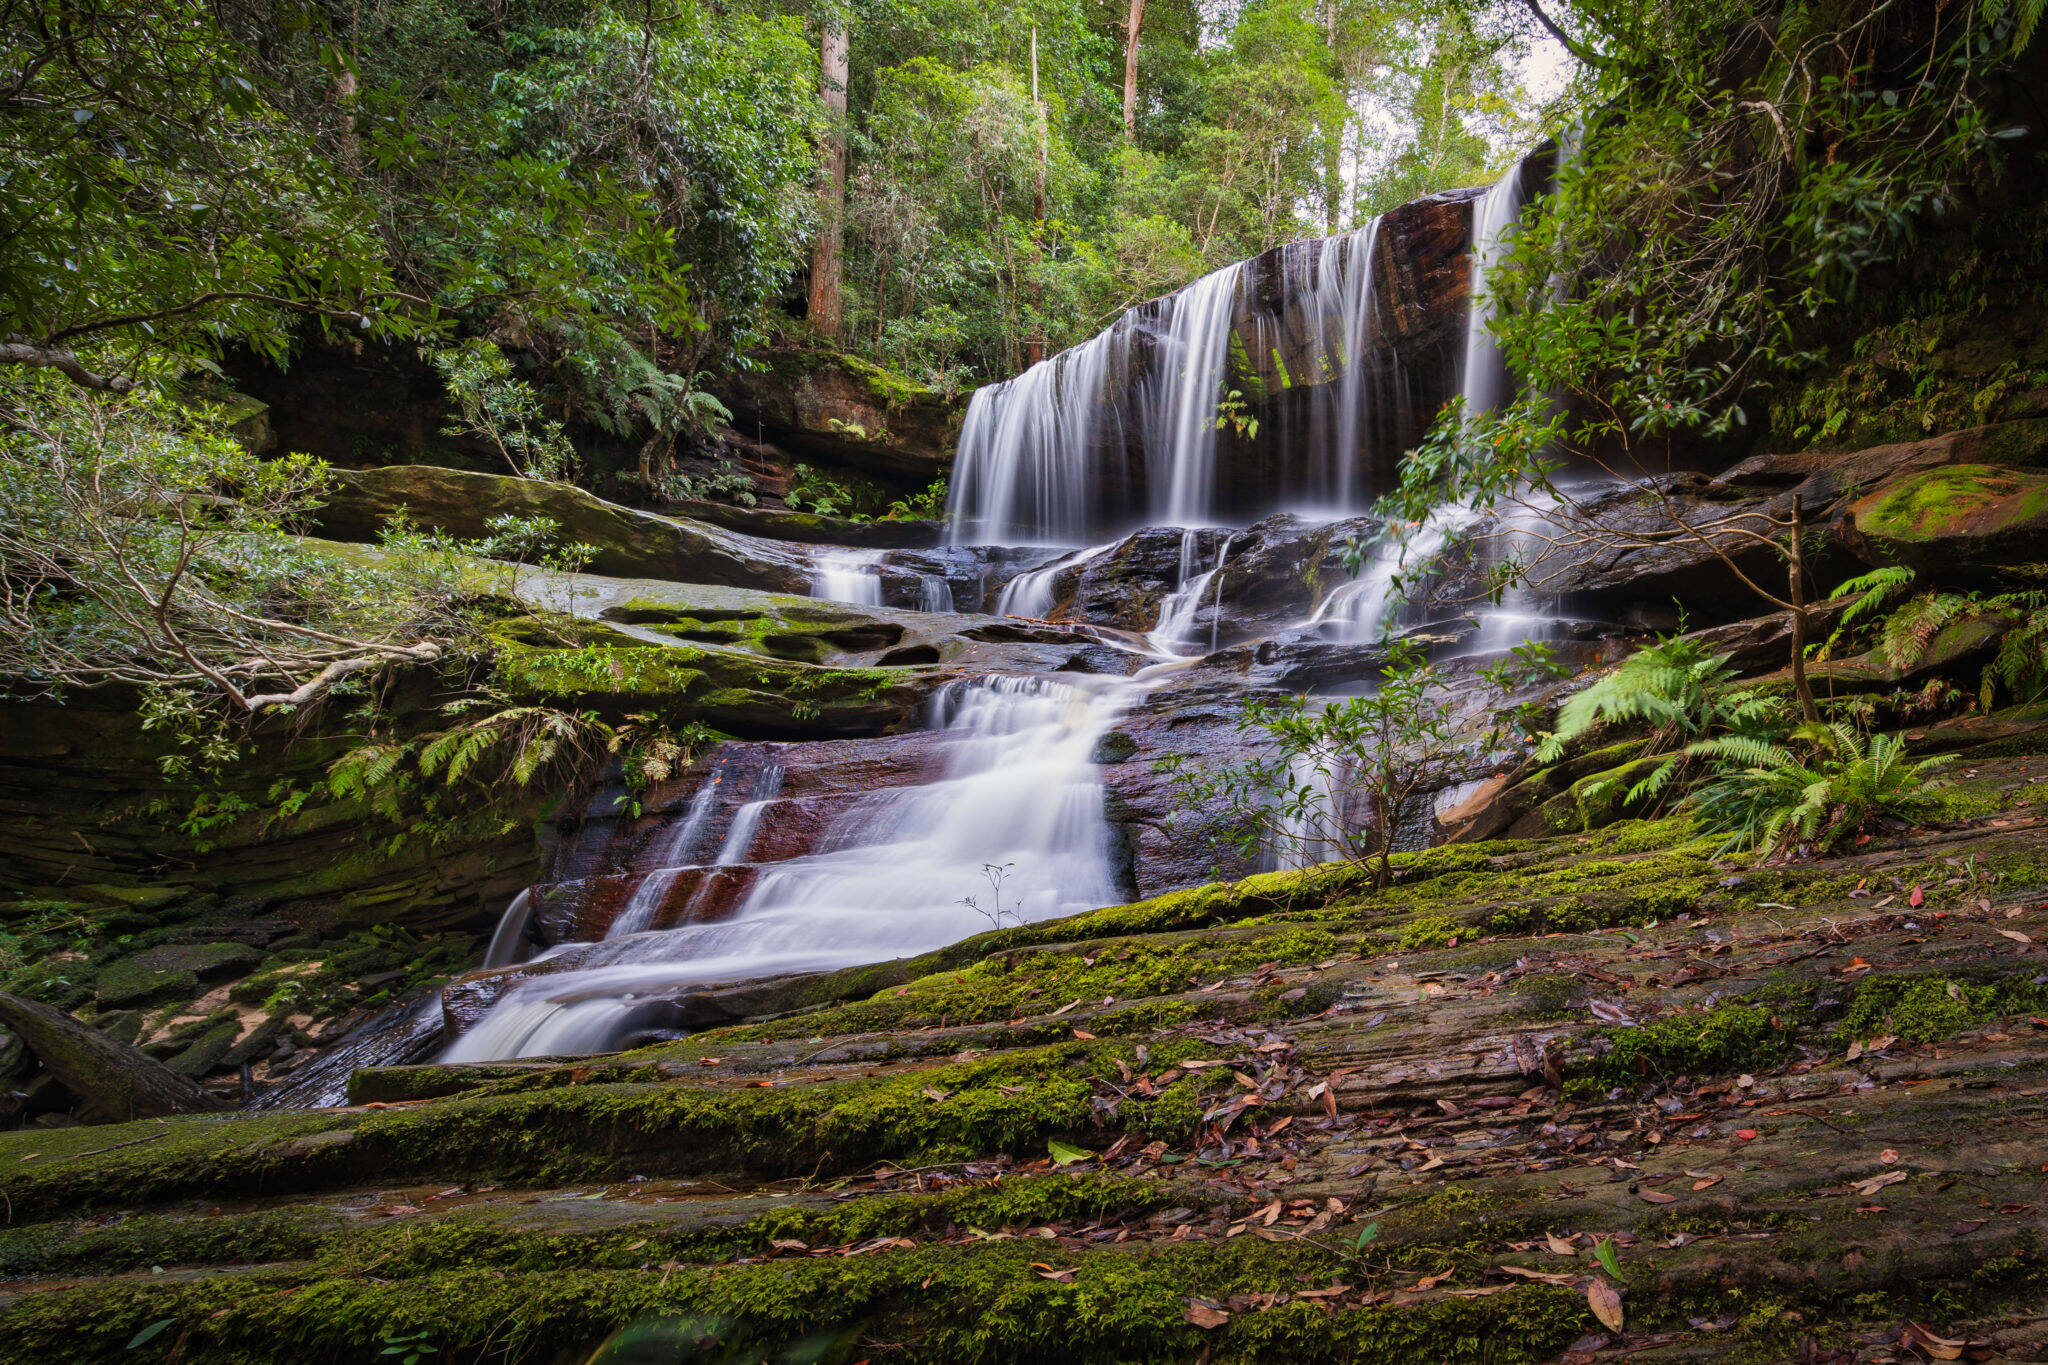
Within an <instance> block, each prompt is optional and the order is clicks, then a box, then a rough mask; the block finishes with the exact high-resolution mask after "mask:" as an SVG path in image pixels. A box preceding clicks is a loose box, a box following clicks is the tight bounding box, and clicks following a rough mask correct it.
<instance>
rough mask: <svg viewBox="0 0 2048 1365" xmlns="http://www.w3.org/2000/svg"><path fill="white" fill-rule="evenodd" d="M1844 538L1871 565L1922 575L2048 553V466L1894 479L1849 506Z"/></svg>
mask: <svg viewBox="0 0 2048 1365" xmlns="http://www.w3.org/2000/svg"><path fill="white" fill-rule="evenodd" d="M1842 541H1843V543H1844V544H1846V545H1847V546H1848V547H1849V549H1850V550H1851V551H1852V552H1854V553H1855V554H1856V556H1857V557H1858V558H1860V559H1862V560H1863V561H1864V562H1866V563H1869V564H1876V565H1881V566H1882V565H1905V566H1906V567H1908V568H1913V569H1918V570H1920V571H1921V572H1922V573H1936V574H1940V573H1956V572H1964V573H1968V572H1981V573H1995V572H1997V571H1998V570H2001V569H2003V568H2006V567H2007V566H2009V565H2012V564H2015V563H2022V562H2026V561H2030V560H2039V559H2043V558H2048V470H2040V469H2016V468H2009V467H2002V466H1995V465H1983V464H1959V465H1947V466H1943V467H1941V468H1937V469H1929V470H1924V471H1922V472H1920V473H1917V474H1909V475H1907V476H1905V477H1904V478H1899V479H1894V480H1892V481H1891V482H1889V483H1887V484H1885V485H1883V486H1882V487H1880V488H1878V489H1877V490H1876V491H1874V492H1872V493H1868V494H1866V495H1865V496H1863V497H1862V498H1859V499H1858V500H1857V501H1856V502H1855V503H1853V504H1852V505H1851V506H1850V508H1849V510H1848V513H1847V514H1846V516H1844V518H1843V520H1842Z"/></svg>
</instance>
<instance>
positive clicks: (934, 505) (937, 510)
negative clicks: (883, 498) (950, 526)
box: [882, 474, 946, 521]
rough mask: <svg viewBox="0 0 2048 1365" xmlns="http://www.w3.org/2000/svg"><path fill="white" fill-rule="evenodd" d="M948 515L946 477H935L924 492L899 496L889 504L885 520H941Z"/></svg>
mask: <svg viewBox="0 0 2048 1365" xmlns="http://www.w3.org/2000/svg"><path fill="white" fill-rule="evenodd" d="M945 515H946V479H945V476H944V475H943V474H942V475H940V476H939V477H938V478H936V479H933V480H932V481H931V484H930V485H929V486H928V487H927V488H926V489H925V490H924V492H922V493H913V494H911V495H910V496H909V497H907V498H898V499H896V501H894V502H892V503H890V504H889V511H888V514H887V515H886V516H884V517H883V518H882V520H884V521H939V520H942V519H943V518H944V517H945Z"/></svg>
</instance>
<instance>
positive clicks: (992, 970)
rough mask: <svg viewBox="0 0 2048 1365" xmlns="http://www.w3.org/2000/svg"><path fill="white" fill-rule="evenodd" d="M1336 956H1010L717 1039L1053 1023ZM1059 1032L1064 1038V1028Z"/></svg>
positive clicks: (1296, 944) (1254, 937)
mask: <svg viewBox="0 0 2048 1365" xmlns="http://www.w3.org/2000/svg"><path fill="white" fill-rule="evenodd" d="M1336 947H1337V943H1336V939H1335V938H1333V937H1332V936H1331V935H1330V934H1329V933H1327V932H1325V931H1322V930H1313V929H1279V928H1275V929H1270V930H1265V931H1263V932H1254V933H1249V934H1238V935H1236V936H1232V937H1227V938H1224V939H1222V940H1220V941H1219V940H1217V939H1215V938H1212V937H1206V936H1201V935H1195V934H1182V935H1174V936H1167V937H1163V938H1117V939H1095V940H1086V941H1083V942H1082V943H1079V944H1072V945H1061V946H1059V947H1049V948H1043V949H1010V950H1007V951H999V952H994V953H991V954H989V955H988V956H987V957H985V958H983V959H982V960H981V961H980V962H977V963H975V964H973V965H972V966H969V967H965V968H961V969H959V970H956V971H950V972H943V973H939V974H936V975H932V976H926V977H922V978H920V979H918V980H915V981H911V982H909V983H908V984H905V985H900V986H894V987H891V988H890V989H888V990H885V991H883V992H881V993H880V994H878V995H876V996H875V997H874V998H872V999H870V1000H866V1001H863V1002H860V1003H858V1004H852V1005H844V1006H839V1007H837V1008H832V1009H827V1010H825V1011H823V1012H821V1013H811V1014H805V1015H801V1016H798V1017H795V1018H791V1019H787V1020H782V1021H778V1022H776V1023H773V1024H766V1025H757V1026H753V1027H748V1028H740V1029H733V1030H727V1031H724V1032H723V1033H722V1034H720V1035H719V1036H723V1037H731V1038H741V1039H751V1038H761V1039H770V1038H787V1037H810V1036H814V1035H833V1034H848V1033H864V1032H869V1031H872V1030H877V1029H901V1028H917V1027H923V1026H926V1025H931V1024H937V1023H940V1022H946V1023H951V1024H974V1023H988V1022H992V1021H997V1020H1007V1019H1016V1018H1018V1017H1020V1016H1025V1015H1046V1014H1049V1013H1051V1012H1052V1011H1053V1010H1055V1009H1058V1008H1059V1007H1061V1006H1070V1005H1073V1004H1078V1003H1081V1002H1084V1001H1085V1002H1087V1003H1089V1004H1094V1003H1096V1002H1098V1001H1108V1000H1127V999H1130V998H1132V997H1142V996H1156V995H1172V994H1178V993H1180V992H1182V991H1187V990H1191V989H1194V988H1196V987H1199V986H1202V985H1206V984H1208V983H1210V982H1213V981H1218V980H1221V979H1223V978H1225V977H1228V976H1234V975H1238V974H1241V973H1244V972H1247V971H1250V970H1251V969H1253V968H1255V967H1258V966H1261V965H1264V964H1266V963H1273V964H1276V965H1281V966H1288V965H1293V964H1297V963H1302V962H1313V961H1316V960H1318V959H1320V958H1325V957H1329V956H1330V955H1331V954H1332V953H1334V952H1335V951H1336ZM1090 1027H1091V1029H1093V1028H1094V1023H1093V1022H1091V1024H1090ZM1058 1028H1059V1031H1060V1032H1064V1031H1065V1028H1066V1026H1065V1025H1059V1026H1058Z"/></svg>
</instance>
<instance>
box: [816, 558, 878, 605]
mask: <svg viewBox="0 0 2048 1365" xmlns="http://www.w3.org/2000/svg"><path fill="white" fill-rule="evenodd" d="M881 563H882V556H881V555H880V554H879V553H877V552H875V551H872V550H867V551H861V550H846V551H841V552H839V553H837V554H827V555H820V556H819V557H818V566H817V569H816V571H815V574H814V577H813V578H812V581H811V596H813V597H822V598H826V599H828V600H830V601H833V602H846V603H849V604H851V605H853V606H857V607H879V606H881V605H882V570H881Z"/></svg>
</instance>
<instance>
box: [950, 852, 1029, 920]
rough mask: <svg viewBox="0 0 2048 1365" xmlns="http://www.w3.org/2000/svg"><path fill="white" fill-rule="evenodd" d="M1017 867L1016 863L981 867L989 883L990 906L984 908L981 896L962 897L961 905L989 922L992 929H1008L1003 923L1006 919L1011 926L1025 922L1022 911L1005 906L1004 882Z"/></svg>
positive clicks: (982, 873)
mask: <svg viewBox="0 0 2048 1365" xmlns="http://www.w3.org/2000/svg"><path fill="white" fill-rule="evenodd" d="M1015 866H1016V864H1015V863H983V864H982V865H981V875H982V879H983V880H984V881H986V882H987V883H988V890H989V903H988V905H986V906H984V905H983V904H982V903H981V897H979V896H962V897H961V898H960V903H961V904H962V905H964V906H966V907H967V908H968V909H969V910H972V911H973V912H974V913H975V914H977V915H980V916H981V917H982V918H983V919H985V920H987V921H988V927H989V928H991V929H1001V928H1004V927H1006V926H1005V925H1004V923H1003V921H1004V919H1005V917H1007V918H1008V920H1009V923H1010V924H1011V925H1018V924H1022V923H1023V922H1024V914H1023V912H1022V911H1021V910H1017V909H1014V908H1012V907H1009V906H1006V905H1004V904H1003V881H1004V879H1005V878H1007V877H1008V876H1009V875H1010V869H1011V868H1013V867H1015Z"/></svg>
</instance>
